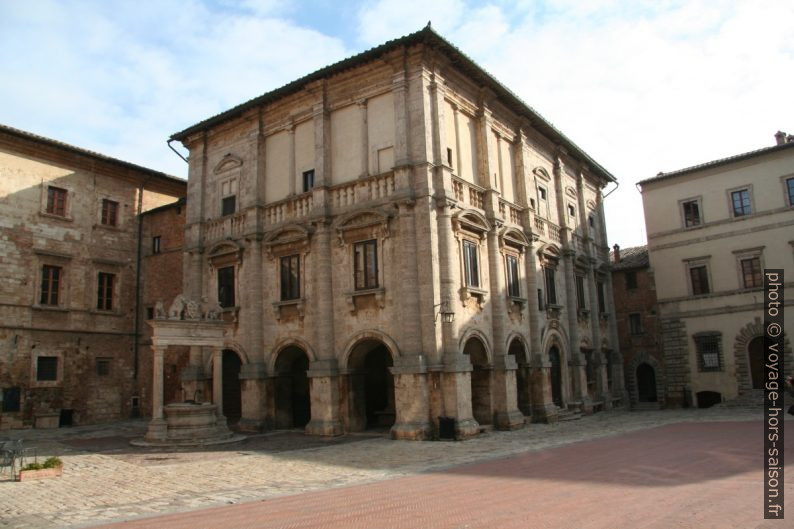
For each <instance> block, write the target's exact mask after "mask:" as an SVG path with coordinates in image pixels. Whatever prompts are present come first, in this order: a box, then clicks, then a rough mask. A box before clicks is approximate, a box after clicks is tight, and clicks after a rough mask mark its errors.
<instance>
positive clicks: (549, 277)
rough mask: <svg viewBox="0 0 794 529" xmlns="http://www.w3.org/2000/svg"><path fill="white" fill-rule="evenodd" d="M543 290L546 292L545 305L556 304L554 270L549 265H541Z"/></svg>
mask: <svg viewBox="0 0 794 529" xmlns="http://www.w3.org/2000/svg"><path fill="white" fill-rule="evenodd" d="M543 287H544V288H543V290H544V292H545V294H546V296H545V298H546V306H547V307H548V306H550V305H557V277H556V270H555V269H554V268H552V267H551V266H544V267H543Z"/></svg>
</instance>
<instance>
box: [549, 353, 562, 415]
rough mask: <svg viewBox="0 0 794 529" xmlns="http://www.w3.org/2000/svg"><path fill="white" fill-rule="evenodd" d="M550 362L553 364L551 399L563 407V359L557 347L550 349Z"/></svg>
mask: <svg viewBox="0 0 794 529" xmlns="http://www.w3.org/2000/svg"><path fill="white" fill-rule="evenodd" d="M549 362H551V399H552V400H553V401H554V404H556V405H557V406H559V407H562V359H561V358H560V350H559V349H558V348H557V346H556V345H554V346H552V347H551V349H549Z"/></svg>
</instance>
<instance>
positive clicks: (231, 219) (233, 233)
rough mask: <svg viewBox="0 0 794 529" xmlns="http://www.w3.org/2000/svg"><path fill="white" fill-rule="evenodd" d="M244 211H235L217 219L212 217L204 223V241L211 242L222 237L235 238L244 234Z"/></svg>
mask: <svg viewBox="0 0 794 529" xmlns="http://www.w3.org/2000/svg"><path fill="white" fill-rule="evenodd" d="M245 226H246V219H245V213H244V212H240V213H235V214H234V215H227V216H225V217H220V218H217V219H212V220H210V221H208V222H207V223H206V224H205V230H206V231H205V232H204V241H205V242H206V243H208V244H209V243H212V242H215V241H220V240H222V239H236V238H238V237H242V236H243V235H244V234H245Z"/></svg>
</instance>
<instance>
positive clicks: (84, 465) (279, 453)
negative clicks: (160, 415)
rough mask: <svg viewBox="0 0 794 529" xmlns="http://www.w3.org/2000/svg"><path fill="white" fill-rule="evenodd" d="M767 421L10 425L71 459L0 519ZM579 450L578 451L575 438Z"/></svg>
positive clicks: (139, 512)
mask: <svg viewBox="0 0 794 529" xmlns="http://www.w3.org/2000/svg"><path fill="white" fill-rule="evenodd" d="M760 418H761V413H760V410H759V411H756V410H746V409H711V410H664V411H657V412H644V413H637V412H634V413H632V412H626V411H612V412H607V413H598V414H595V415H592V416H589V417H585V418H583V419H581V420H579V421H570V422H564V423H559V424H553V425H546V424H532V425H529V426H527V427H526V428H524V429H521V430H516V431H512V432H490V433H487V434H484V435H482V436H481V437H479V438H477V439H472V440H470V441H466V442H409V441H400V442H398V441H390V440H389V439H387V438H385V437H384V436H379V435H375V436H373V435H369V436H357V435H349V436H345V437H342V438H333V439H322V438H313V437H307V436H303V435H301V434H299V433H290V432H286V433H273V434H265V435H261V436H255V437H252V438H251V439H249V440H247V441H245V442H243V443H240V444H233V445H224V446H221V447H213V448H205V449H192V450H185V449H180V450H171V451H167V450H162V449H143V448H133V447H131V446H129V445H128V444H127V441H128V440H129V439H130V438H134V437H136V436H140V435H142V434H143V431H144V430H145V422H143V421H130V422H123V423H117V424H114V425H110V426H103V427H77V428H70V429H61V430H52V431H42V430H21V431H12V432H4V435H8V436H9V437H12V438H20V437H21V438H24V439H26V443H27V444H28V445H30V446H35V447H36V450H37V452H38V456H39V458H44V457H48V456H50V455H58V456H60V457H61V458H62V459H63V461H64V475H63V477H61V478H57V479H50V480H41V481H30V482H22V483H15V482H12V481H10V480H8V476H7V475H6V476H4V478H5V479H6V480H5V481H0V527H2V528H6V527H9V528H10V527H13V528H20V529H21V528H50V527H81V526H89V525H94V524H98V523H103V522H110V521H116V520H128V519H134V518H138V517H141V516H151V515H155V514H163V513H173V512H182V511H191V510H195V509H199V508H206V507H213V506H218V505H225V504H235V503H241V502H251V501H254V500H262V499H266V498H273V497H276V496H282V495H288V494H296V493H302V492H307V491H316V490H320V489H328V488H333V487H339V486H343V485H353V484H360V483H372V482H379V481H383V480H387V479H389V478H397V477H404V476H414V475H416V474H419V473H422V472H425V471H433V470H436V471H437V470H442V469H447V468H449V467H453V466H459V465H464V464H467V463H473V462H479V461H487V460H493V459H496V458H504V457H505V456H511V455H516V454H522V453H525V452H538V451H541V450H546V449H549V448H554V447H561V446H564V445H568V444H570V443H574V442H577V441H583V440H593V439H599V438H603V437H607V436H616V435H618V434H623V433H627V432H636V431H639V430H647V429H648V428H652V427H655V426H660V425H668V424H674V423H679V422H682V421H694V422H698V423H701V422H714V421H748V420H756V421H757V420H760ZM759 436H760V434H759ZM571 448H572V449H573V450H574V452H576V450H575V448H576V446H574V447H571ZM543 453H544V454H545V452H543ZM753 457H755V458H756V459H760V458H758V457H757V456H755V455H754V456H753ZM444 475H446V473H445V474H444ZM483 486H484V487H485V488H488V484H483ZM348 521H350V520H348ZM461 527H463V526H461Z"/></svg>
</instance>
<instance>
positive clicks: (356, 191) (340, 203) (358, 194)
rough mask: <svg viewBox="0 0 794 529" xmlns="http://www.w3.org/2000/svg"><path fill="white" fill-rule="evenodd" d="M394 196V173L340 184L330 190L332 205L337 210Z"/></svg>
mask: <svg viewBox="0 0 794 529" xmlns="http://www.w3.org/2000/svg"><path fill="white" fill-rule="evenodd" d="M392 194H394V173H384V174H381V175H376V176H372V177H369V178H365V179H362V180H356V181H354V182H349V183H346V184H340V185H338V186H334V187H332V188H331V189H330V195H331V205H332V206H333V207H335V208H344V207H347V206H352V205H354V204H359V203H362V202H369V201H372V200H381V199H384V198H387V197H389V196H390V195H392Z"/></svg>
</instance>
